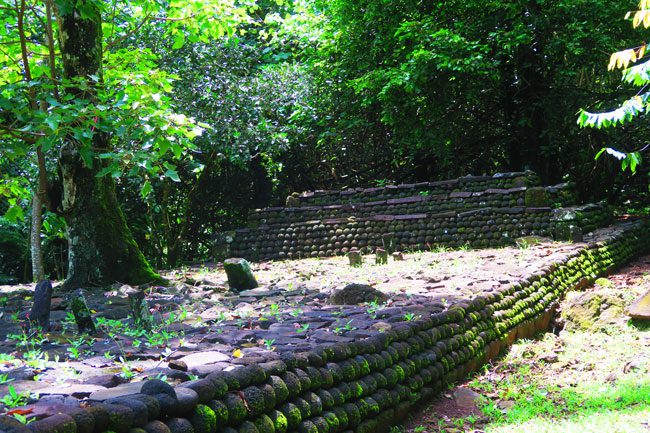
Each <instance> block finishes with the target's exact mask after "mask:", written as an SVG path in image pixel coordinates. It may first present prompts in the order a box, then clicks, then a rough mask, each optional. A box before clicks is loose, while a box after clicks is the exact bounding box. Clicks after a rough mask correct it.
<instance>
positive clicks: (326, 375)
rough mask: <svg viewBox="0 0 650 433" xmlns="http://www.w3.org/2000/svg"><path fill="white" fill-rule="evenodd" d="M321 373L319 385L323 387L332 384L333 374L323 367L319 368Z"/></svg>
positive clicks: (328, 386)
mask: <svg viewBox="0 0 650 433" xmlns="http://www.w3.org/2000/svg"><path fill="white" fill-rule="evenodd" d="M318 371H320V375H321V379H322V381H321V386H322V387H324V388H331V387H332V386H333V385H334V376H333V375H332V373H331V372H330V371H329V370H328V369H327V368H325V367H321V368H319V370H318Z"/></svg>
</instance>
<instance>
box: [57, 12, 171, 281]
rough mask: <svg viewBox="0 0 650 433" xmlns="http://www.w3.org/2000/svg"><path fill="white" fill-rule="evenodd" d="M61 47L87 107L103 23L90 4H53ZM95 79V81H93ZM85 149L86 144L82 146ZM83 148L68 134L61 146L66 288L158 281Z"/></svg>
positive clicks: (67, 74) (102, 147)
mask: <svg viewBox="0 0 650 433" xmlns="http://www.w3.org/2000/svg"><path fill="white" fill-rule="evenodd" d="M55 5H56V14H57V20H58V24H59V46H60V50H61V57H62V59H63V76H64V78H66V79H72V80H79V81H80V82H85V83H87V86H83V88H82V87H81V86H80V87H79V88H76V89H70V90H69V91H71V92H73V93H74V94H75V97H77V98H81V99H85V100H87V101H89V103H90V104H92V103H94V102H95V101H96V99H97V98H96V95H97V93H96V86H97V85H101V83H102V20H101V14H100V11H99V9H98V8H97V3H96V2H95V1H92V0H58V1H56V2H55ZM93 77H94V78H93ZM86 146H87V145H86ZM82 150H83V146H82V144H81V143H79V142H78V141H76V140H75V139H74V138H73V137H72V136H70V137H69V138H68V139H66V140H65V142H64V143H63V145H62V146H61V153H60V158H59V168H60V172H61V176H62V185H63V200H62V212H63V216H64V217H65V220H66V223H67V230H68V233H67V235H68V245H69V259H68V276H67V280H66V281H65V284H64V288H66V289H76V288H79V287H84V286H88V285H100V284H105V283H110V282H114V281H120V282H124V283H129V284H141V283H146V282H151V281H157V280H159V279H160V277H159V276H158V275H157V274H156V273H155V272H154V271H153V270H152V269H151V267H150V266H149V264H148V263H147V261H146V260H145V258H144V256H143V255H142V253H141V252H140V249H139V248H138V245H137V244H136V242H135V240H134V239H133V236H132V234H131V231H130V230H129V228H128V226H127V224H126V220H125V218H124V214H123V213H122V211H121V210H120V207H119V204H118V201H117V197H116V194H115V184H114V182H113V179H112V178H111V177H110V176H103V177H98V176H97V173H98V172H99V171H100V170H101V169H102V168H103V163H102V161H101V160H100V159H99V158H96V157H93V158H92V164H89V163H88V161H87V160H84V158H82V154H81V152H82ZM92 150H93V152H94V153H95V154H98V153H102V152H107V151H109V150H110V135H109V134H107V133H102V132H99V131H94V135H93V137H92Z"/></svg>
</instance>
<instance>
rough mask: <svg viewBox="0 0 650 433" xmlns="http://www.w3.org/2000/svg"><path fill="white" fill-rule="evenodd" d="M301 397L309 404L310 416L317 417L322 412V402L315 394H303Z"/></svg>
mask: <svg viewBox="0 0 650 433" xmlns="http://www.w3.org/2000/svg"><path fill="white" fill-rule="evenodd" d="M303 397H304V399H305V400H306V401H307V403H309V407H310V408H311V415H312V416H314V415H319V414H320V413H322V412H323V402H322V401H321V399H320V397H318V395H317V394H315V393H313V392H308V393H305V395H304V396H303Z"/></svg>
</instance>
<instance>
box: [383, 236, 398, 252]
mask: <svg viewBox="0 0 650 433" xmlns="http://www.w3.org/2000/svg"><path fill="white" fill-rule="evenodd" d="M381 243H382V245H383V246H384V249H385V250H386V251H388V252H389V253H392V252H393V251H395V233H384V234H383V235H381Z"/></svg>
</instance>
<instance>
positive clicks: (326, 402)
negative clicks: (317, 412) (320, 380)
mask: <svg viewBox="0 0 650 433" xmlns="http://www.w3.org/2000/svg"><path fill="white" fill-rule="evenodd" d="M316 394H317V395H318V398H320V400H321V402H322V403H323V408H324V409H329V408H330V407H332V406H334V397H332V394H330V393H329V392H328V391H327V390H324V389H319V390H318V391H316Z"/></svg>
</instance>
